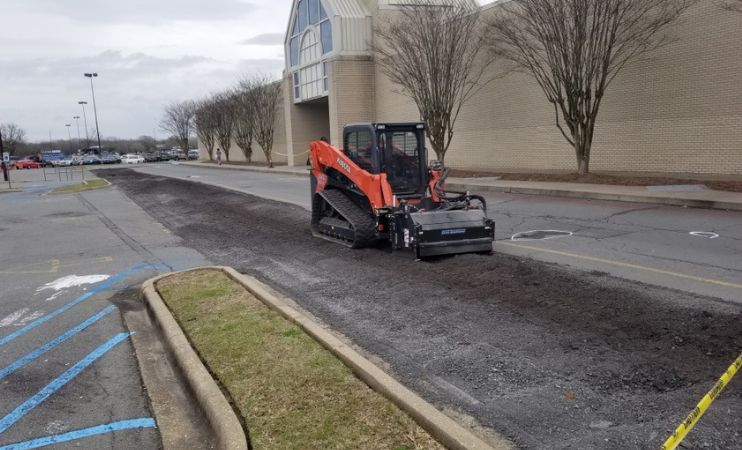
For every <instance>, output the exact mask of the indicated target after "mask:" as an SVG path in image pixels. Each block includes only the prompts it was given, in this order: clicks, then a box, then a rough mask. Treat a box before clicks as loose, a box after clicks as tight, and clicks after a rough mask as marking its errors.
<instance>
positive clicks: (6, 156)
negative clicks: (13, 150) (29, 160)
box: [3, 152, 10, 162]
mask: <svg viewBox="0 0 742 450" xmlns="http://www.w3.org/2000/svg"><path fill="white" fill-rule="evenodd" d="M3 161H5V162H10V153H8V152H3Z"/></svg>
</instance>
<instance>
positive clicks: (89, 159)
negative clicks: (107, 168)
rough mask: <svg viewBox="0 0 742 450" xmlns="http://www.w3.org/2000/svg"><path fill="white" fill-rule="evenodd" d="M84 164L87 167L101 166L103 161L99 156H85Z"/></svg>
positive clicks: (83, 158)
mask: <svg viewBox="0 0 742 450" xmlns="http://www.w3.org/2000/svg"><path fill="white" fill-rule="evenodd" d="M82 163H83V164H84V165H86V166H87V165H90V164H101V163H102V161H101V159H100V157H99V156H98V155H85V156H83V157H82Z"/></svg>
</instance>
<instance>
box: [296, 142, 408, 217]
mask: <svg viewBox="0 0 742 450" xmlns="http://www.w3.org/2000/svg"><path fill="white" fill-rule="evenodd" d="M309 153H310V160H311V163H312V175H313V176H314V177H315V179H316V180H317V186H316V189H315V192H322V191H324V190H325V187H326V186H327V182H328V175H327V173H328V169H334V170H335V171H336V172H337V173H339V174H340V175H342V176H344V177H345V178H347V179H348V181H349V182H350V183H352V184H353V185H355V187H356V188H357V189H358V190H360V191H361V192H362V193H363V194H364V195H365V196H366V198H367V199H368V201H369V203H370V204H371V207H372V208H373V209H374V210H377V209H380V208H385V207H394V206H397V205H395V199H394V195H393V194H392V187H391V186H390V185H389V182H388V181H387V175H386V174H385V173H380V174H373V173H370V172H368V171H367V170H365V169H363V168H361V167H360V166H358V165H357V164H356V163H355V162H354V161H353V160H352V159H350V158H349V157H348V156H347V155H346V154H345V153H343V152H342V151H341V150H340V149H338V148H336V147H334V146H332V145H330V144H328V143H327V142H324V141H314V142H312V143H311V144H310V152H309ZM369 212H370V211H369Z"/></svg>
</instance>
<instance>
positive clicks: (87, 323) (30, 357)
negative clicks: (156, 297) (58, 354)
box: [0, 305, 116, 380]
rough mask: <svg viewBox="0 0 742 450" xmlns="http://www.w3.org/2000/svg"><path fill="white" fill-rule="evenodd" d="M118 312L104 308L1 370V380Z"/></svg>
mask: <svg viewBox="0 0 742 450" xmlns="http://www.w3.org/2000/svg"><path fill="white" fill-rule="evenodd" d="M114 310H116V307H115V306H113V305H109V306H107V307H106V308H104V309H103V310H102V311H100V312H99V313H97V314H95V315H93V316H91V317H90V318H88V320H86V321H85V322H82V323H81V324H79V325H77V326H75V327H74V328H70V329H69V330H67V331H66V332H64V333H63V334H61V335H59V336H57V337H56V338H54V339H53V340H51V341H49V342H47V343H46V344H44V345H42V346H41V347H39V348H37V349H36V350H34V351H32V352H30V353H28V354H27V355H26V356H24V357H22V358H20V359H18V360H17V361H15V362H14V363H13V364H11V365H9V366H8V367H6V368H4V369H2V370H0V380H2V379H3V378H5V377H6V376H8V375H10V374H11V373H13V372H15V371H16V370H18V369H20V368H21V367H23V366H25V365H26V364H28V363H30V362H31V361H33V360H34V359H36V358H38V357H39V356H41V355H43V354H44V353H46V352H48V351H49V350H51V349H53V348H54V347H56V346H58V345H59V344H61V343H62V342H64V341H66V340H67V339H69V338H71V337H72V336H74V335H76V334H77V333H79V332H81V331H82V330H84V329H85V328H87V327H89V326H90V325H92V324H94V323H95V322H97V321H98V320H100V319H101V318H103V317H104V316H106V315H107V314H108V313H110V312H112V311H114Z"/></svg>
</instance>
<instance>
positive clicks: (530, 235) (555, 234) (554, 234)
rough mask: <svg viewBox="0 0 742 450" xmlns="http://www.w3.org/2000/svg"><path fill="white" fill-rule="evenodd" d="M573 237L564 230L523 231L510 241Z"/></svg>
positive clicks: (569, 232)
mask: <svg viewBox="0 0 742 450" xmlns="http://www.w3.org/2000/svg"><path fill="white" fill-rule="evenodd" d="M568 236H572V232H571V231H562V230H531V231H521V232H520V233H515V234H514V235H513V236H512V237H511V238H510V240H511V241H542V240H545V239H557V238H562V237H568Z"/></svg>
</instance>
